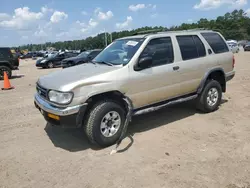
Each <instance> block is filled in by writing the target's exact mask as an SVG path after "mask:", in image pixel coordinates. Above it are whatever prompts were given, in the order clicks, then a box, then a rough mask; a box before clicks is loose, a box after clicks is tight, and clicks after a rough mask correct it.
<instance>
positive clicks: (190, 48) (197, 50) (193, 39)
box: [176, 35, 206, 60]
mask: <svg viewBox="0 0 250 188" xmlns="http://www.w3.org/2000/svg"><path fill="white" fill-rule="evenodd" d="M176 38H177V41H178V43H179V46H180V50H181V55H182V59H183V60H189V59H195V58H199V57H203V56H205V55H206V51H205V47H204V45H203V43H202V42H201V40H200V38H199V37H198V36H195V35H194V36H177V37H176Z"/></svg>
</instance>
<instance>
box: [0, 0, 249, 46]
mask: <svg viewBox="0 0 250 188" xmlns="http://www.w3.org/2000/svg"><path fill="white" fill-rule="evenodd" d="M235 8H237V9H239V8H242V9H243V10H245V11H247V12H248V13H249V15H250V5H249V4H248V0H141V1H137V0H91V1H90V0H88V1H86V0H71V1H69V0H15V1H10V0H1V6H0V46H14V45H21V44H27V43H44V42H48V41H50V42H54V41H64V40H73V39H83V38H86V37H88V36H94V35H96V34H98V33H100V32H103V31H104V29H105V30H106V31H108V32H111V31H119V30H124V29H134V28H138V27H142V26H168V27H169V26H172V25H178V24H181V23H183V22H189V23H191V22H195V21H197V20H199V19H200V18H201V17H204V18H208V19H212V18H215V17H217V16H219V15H223V14H225V13H226V12H229V11H232V10H233V9H235Z"/></svg>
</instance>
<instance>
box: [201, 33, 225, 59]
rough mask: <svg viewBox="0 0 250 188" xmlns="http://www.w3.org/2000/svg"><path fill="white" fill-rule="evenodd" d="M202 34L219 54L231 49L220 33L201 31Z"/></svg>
mask: <svg viewBox="0 0 250 188" xmlns="http://www.w3.org/2000/svg"><path fill="white" fill-rule="evenodd" d="M201 35H202V36H203V37H204V38H205V39H206V41H207V42H208V44H209V45H210V46H211V48H212V49H213V51H214V53H216V54H218V53H223V52H228V51H229V49H228V47H227V45H226V43H225V42H224V40H223V39H222V38H221V36H220V35H219V34H218V33H201Z"/></svg>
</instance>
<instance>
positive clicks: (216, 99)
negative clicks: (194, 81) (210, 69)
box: [197, 80, 222, 113]
mask: <svg viewBox="0 0 250 188" xmlns="http://www.w3.org/2000/svg"><path fill="white" fill-rule="evenodd" d="M221 98H222V89H221V85H220V83H219V82H218V81H216V80H209V81H207V84H206V85H205V87H204V89H203V91H202V93H201V94H200V96H199V97H198V98H197V108H198V109H199V110H201V111H203V112H205V113H209V112H213V111H215V110H217V109H218V107H219V105H220V103H221Z"/></svg>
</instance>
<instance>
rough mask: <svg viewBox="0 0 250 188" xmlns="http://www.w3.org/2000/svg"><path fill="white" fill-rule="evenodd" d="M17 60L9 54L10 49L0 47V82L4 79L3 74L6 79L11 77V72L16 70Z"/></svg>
mask: <svg viewBox="0 0 250 188" xmlns="http://www.w3.org/2000/svg"><path fill="white" fill-rule="evenodd" d="M18 67H19V58H18V56H17V55H14V54H12V53H11V50H10V48H5V47H0V80H2V79H3V77H4V72H6V73H7V75H8V78H11V77H12V71H13V70H18Z"/></svg>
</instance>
